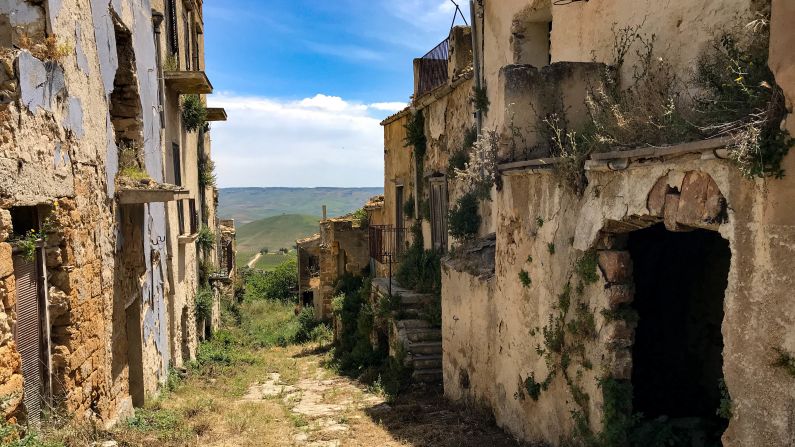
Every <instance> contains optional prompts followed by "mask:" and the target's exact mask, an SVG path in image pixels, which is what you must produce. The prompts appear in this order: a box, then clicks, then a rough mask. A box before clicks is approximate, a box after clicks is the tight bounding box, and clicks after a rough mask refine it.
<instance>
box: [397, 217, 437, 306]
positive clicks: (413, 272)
mask: <svg viewBox="0 0 795 447" xmlns="http://www.w3.org/2000/svg"><path fill="white" fill-rule="evenodd" d="M411 231H412V234H413V238H414V240H413V242H412V244H411V247H410V248H409V249H408V250H407V251H406V253H405V255H404V256H403V260H402V261H401V262H400V266H398V270H397V273H396V274H395V278H397V281H398V282H399V283H400V285H401V286H403V287H405V288H407V289H411V290H414V291H417V292H420V293H438V292H440V291H441V286H442V269H441V262H440V259H439V254H438V253H436V252H435V251H433V250H425V248H424V245H425V240H424V238H423V236H422V227H421V226H420V224H419V222H418V223H415V224H414V226H413V227H412V229H411Z"/></svg>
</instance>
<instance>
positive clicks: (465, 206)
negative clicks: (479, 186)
mask: <svg viewBox="0 0 795 447" xmlns="http://www.w3.org/2000/svg"><path fill="white" fill-rule="evenodd" d="M448 225H449V229H450V234H451V235H452V236H453V237H455V238H456V239H473V238H475V237H476V236H477V234H478V230H479V229H480V214H478V199H477V197H476V196H475V194H474V193H467V194H464V195H463V196H461V197H460V198H459V199H458V200H457V201H456V204H455V206H453V209H451V210H450V213H449V216H448Z"/></svg>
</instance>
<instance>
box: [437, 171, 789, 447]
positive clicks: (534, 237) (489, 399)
mask: <svg viewBox="0 0 795 447" xmlns="http://www.w3.org/2000/svg"><path fill="white" fill-rule="evenodd" d="M504 180H505V181H504V189H503V190H502V191H501V192H500V193H498V194H497V195H496V196H495V199H494V200H495V205H496V208H497V210H496V212H497V216H498V227H497V252H496V271H495V277H494V278H493V279H482V278H481V279H479V278H478V277H476V276H473V275H471V274H469V273H466V272H465V271H463V270H461V271H459V270H456V269H455V268H451V267H450V265H448V266H447V267H446V268H445V269H444V280H443V293H442V296H443V306H442V308H443V335H444V346H445V365H444V374H445V375H444V377H445V392H446V394H447V395H448V396H450V397H453V398H456V399H458V398H466V399H471V400H473V401H479V402H485V403H487V405H488V406H490V407H491V408H492V409H493V410H494V412H495V416H496V418H497V421H498V423H499V424H500V425H502V426H504V427H506V428H507V429H509V430H510V431H512V432H514V433H516V434H517V435H519V436H521V437H522V438H524V439H528V440H545V441H547V442H558V440H560V439H565V438H566V437H569V436H571V435H572V433H573V430H574V425H573V422H574V421H573V420H572V419H571V417H570V412H571V411H573V410H577V411H581V410H583V409H579V408H578V407H577V405H576V404H575V403H574V402H575V396H573V395H572V391H571V389H570V388H569V387H567V385H566V383H565V381H564V380H563V378H562V377H559V375H558V377H556V378H555V379H554V380H553V381H552V383H551V384H550V386H549V388H548V389H547V390H545V391H542V392H541V394H540V397H539V399H538V401H534V400H532V399H517V398H515V397H514V395H515V393H521V392H522V389H521V386H522V381H523V380H525V379H526V378H527V377H528V376H529V375H530V374H531V373H533V374H534V377H535V378H536V380H537V381H538V382H541V381H542V380H543V378H545V377H546V374H547V372H548V365H547V363H546V361H545V358H544V356H542V355H539V354H538V353H537V347H538V346H543V343H544V342H543V338H542V336H541V334H540V333H539V332H538V331H537V330H535V331H534V330H533V329H534V328H544V327H545V326H547V325H548V324H549V322H548V316H549V315H554V314H555V306H557V302H558V297H559V296H560V294H562V293H564V288H565V286H566V284H571V283H572V282H573V280H575V279H576V275H574V270H575V267H574V266H575V265H576V264H577V261H578V260H579V259H581V257H582V256H583V254H584V253H585V252H586V251H588V250H595V249H600V250H606V251H600V252H599V253H600V256H599V272H600V274H599V279H598V280H597V281H596V282H595V283H594V284H591V285H587V286H586V287H585V289H584V290H583V291H582V300H583V302H584V303H585V304H586V306H587V309H588V312H591V313H592V315H593V318H594V319H595V327H596V335H597V336H596V338H594V339H592V340H590V341H587V342H586V343H585V346H584V347H585V353H586V354H585V356H586V358H587V359H589V361H591V362H592V363H593V367H592V369H587V368H584V367H583V366H582V364H581V363H580V364H578V362H577V361H576V360H572V364H573V365H574V366H572V368H571V376H572V377H574V376H575V373H576V374H580V376H579V377H580V379H579V380H580V382H579V384H578V386H579V387H580V389H581V390H582V391H583V392H584V393H585V394H587V395H588V396H589V397H590V399H589V401H588V404H587V405H586V408H585V409H584V411H585V412H586V413H589V414H590V415H591V419H590V423H591V425H592V429H593V430H594V431H599V429H600V425H599V424H600V423H601V418H602V415H603V413H602V411H603V409H602V394H601V390H600V389H599V386H598V381H599V379H600V378H601V377H600V375H601V374H607V375H608V376H609V377H613V378H618V379H627V378H628V374H629V371H631V367H632V365H631V362H632V360H631V358H628V357H627V354H626V353H622V351H614V350H613V349H615V348H614V347H615V346H627V345H626V344H625V343H627V342H628V343H629V346H631V343H632V341H631V340H632V335H631V332H630V333H629V334H627V328H626V327H619V326H616V325H617V324H618V325H620V324H621V323H617V322H613V321H608V320H607V319H606V318H605V317H604V315H602V313H601V311H602V310H603V309H612V308H614V307H615V306H617V305H618V304H620V303H622V302H626V301H627V300H631V299H632V297H631V292H630V295H627V294H624V293H622V291H623V290H626V289H625V288H622V286H620V284H622V283H625V281H626V275H627V274H629V275H630V276H631V270H629V272H627V270H625V269H627V268H630V269H631V264H627V263H626V262H625V261H622V259H625V256H622V253H624V252H621V251H620V249H619V251H615V248H614V247H613V246H611V245H610V242H609V241H610V240H614V239H611V238H609V237H608V238H607V239H605V235H608V236H609V234H619V233H624V232H627V231H630V230H632V229H636V228H639V227H643V226H647V225H650V224H652V223H653V222H655V221H657V222H666V223H667V225H668V226H669V227H670V226H672V225H673V226H675V225H681V224H686V225H688V226H698V227H704V228H712V229H714V230H715V231H718V232H719V233H720V234H721V236H722V237H724V238H726V239H728V240H729V243H730V247H731V252H732V261H731V270H730V273H729V278H728V280H729V286H728V288H727V290H726V294H725V311H726V314H725V318H724V321H723V335H724V341H725V348H724V352H723V358H724V373H725V377H726V384H727V387H728V389H729V393H730V395H731V398H732V401H733V408H734V409H735V412H734V416H733V418H732V420H731V422H730V425H729V429H728V431H727V432H726V434H725V435H724V438H723V439H724V445H738V446H739V445H786V444H787V443H789V442H791V440H792V439H793V438H792V437H793V427H792V426H791V424H789V423H788V422H787V420H788V417H790V416H789V415H791V414H792V402H793V398H795V396H794V395H793V388H792V386H791V382H792V378H791V377H789V376H788V375H787V374H786V373H785V372H784V371H782V370H781V369H778V368H775V367H774V366H772V363H773V361H774V358H773V357H774V352H775V351H774V348H775V347H777V346H782V345H784V346H786V347H785V349H792V346H791V344H790V340H791V339H792V337H793V334H792V327H793V326H792V323H793V321H792V319H793V317H794V316H795V315H793V314H792V313H791V312H789V311H788V309H789V308H790V307H791V306H788V305H787V304H786V298H785V297H786V295H787V290H789V288H790V287H791V284H790V283H791V281H792V278H791V275H788V274H787V273H785V272H786V271H787V267H786V264H787V262H786V259H791V258H792V257H793V256H795V252H793V251H792V250H791V249H790V248H788V247H789V246H790V244H789V243H785V242H784V241H788V240H791V239H793V238H794V237H795V231H794V230H793V226H791V225H786V226H781V225H768V224H765V223H764V217H763V216H764V214H760V211H759V210H760V208H759V207H760V206H761V205H762V204H763V203H765V202H767V201H768V200H769V199H770V196H769V194H768V193H767V192H766V191H765V188H764V186H763V184H764V182H762V181H758V182H749V181H747V180H744V179H742V177H741V176H740V175H739V174H738V173H737V172H736V171H735V170H734V168H733V167H732V166H730V165H728V164H727V163H725V162H721V161H715V160H713V161H702V160H698V159H697V158H690V159H688V160H686V161H679V162H675V161H670V162H663V163H659V164H653V165H650V166H645V167H637V168H631V169H629V170H627V171H624V172H619V173H613V172H599V173H595V172H592V173H590V174H589V180H590V185H589V187H588V190H587V191H586V192H585V194H584V196H583V198H582V199H577V198H576V197H575V196H572V195H570V194H567V193H565V192H564V191H563V190H561V189H559V188H556V187H555V179H554V178H552V177H551V176H550V175H549V174H531V173H523V174H516V175H511V176H507V177H505V178H504ZM658 181H659V182H662V183H664V184H665V185H666V186H667V185H675V186H676V187H678V188H679V190H680V191H682V192H681V194H682V196H679V195H677V196H676V197H671V198H669V199H668V201H665V207H664V209H665V210H669V211H663V210H661V209H660V206H659V203H660V202H659V200H658V199H656V198H655V197H656V194H655V191H657V190H659V187H655V184H656V183H657V182H658ZM713 181H714V183H713ZM711 185H712V186H711ZM696 190H697V191H698V193H696V192H695V191H696ZM596 191H599V193H598V194H596ZM693 194H696V196H697V197H699V198H698V199H697V200H695V201H694V200H693V199H691V198H689V197H696V196H693ZM720 196H723V197H724V198H725V200H726V202H725V204H726V209H727V210H728V216H727V220H726V221H724V222H723V223H720V224H718V223H717V222H720V220H719V219H715V217H717V216H714V214H715V213H714V212H713V211H714V210H713V211H710V203H719V202H720V200H718V199H719V198H720ZM710 198H711V199H710ZM669 203H678V205H673V208H671V206H672V205H669ZM699 204H700V205H699ZM671 209H672V210H673V211H674V214H672V215H671V214H668V213H669V212H670V210H671ZM676 210H678V213H677V212H676ZM694 216H696V217H694ZM704 216H710V217H709V218H704ZM539 218H540V219H543V221H544V223H543V225H539V224H538V223H537V222H540V220H538V219H539ZM605 241H607V242H605ZM549 244H554V246H555V250H554V253H551V252H550V250H549V248H548V247H549ZM610 249H613V251H611V250H610ZM530 259H532V261H530ZM774 259H777V260H779V261H778V262H776V261H773V260H774ZM522 270H524V271H526V272H527V273H528V275H529V277H530V278H531V279H532V283H531V284H530V285H529V286H524V285H523V284H522V282H521V281H520V277H519V273H520V271H522ZM622 278H624V279H622ZM763 278H764V279H763ZM616 284H618V285H616ZM749 325H752V326H753V329H751V328H750V327H749ZM528 331H530V334H529V335H528ZM626 337H629V338H628V339H627V338H626ZM620 340H625V341H623V342H620ZM617 342H618V343H617ZM622 343H624V344H623V345H622ZM462 375H465V376H466V377H467V381H466V386H463V385H462V383H463V382H462V380H461V377H462ZM528 421H532V423H528Z"/></svg>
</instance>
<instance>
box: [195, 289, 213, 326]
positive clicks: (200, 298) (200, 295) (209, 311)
mask: <svg viewBox="0 0 795 447" xmlns="http://www.w3.org/2000/svg"><path fill="white" fill-rule="evenodd" d="M213 296H214V293H213V290H212V289H210V288H209V287H203V288H201V289H199V291H198V292H196V300H195V301H196V303H195V311H196V321H202V320H209V319H210V318H212V316H213Z"/></svg>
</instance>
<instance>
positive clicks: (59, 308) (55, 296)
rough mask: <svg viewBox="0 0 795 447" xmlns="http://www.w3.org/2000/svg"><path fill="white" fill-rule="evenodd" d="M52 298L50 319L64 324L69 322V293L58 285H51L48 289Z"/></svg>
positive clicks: (55, 322)
mask: <svg viewBox="0 0 795 447" xmlns="http://www.w3.org/2000/svg"><path fill="white" fill-rule="evenodd" d="M48 296H49V298H50V305H49V310H50V321H51V322H52V323H53V324H58V325H64V324H67V323H68V322H69V321H68V318H63V317H68V314H69V295H67V294H66V293H65V292H64V291H63V290H61V289H59V288H57V287H54V286H53V287H50V290H49V291H48Z"/></svg>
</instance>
